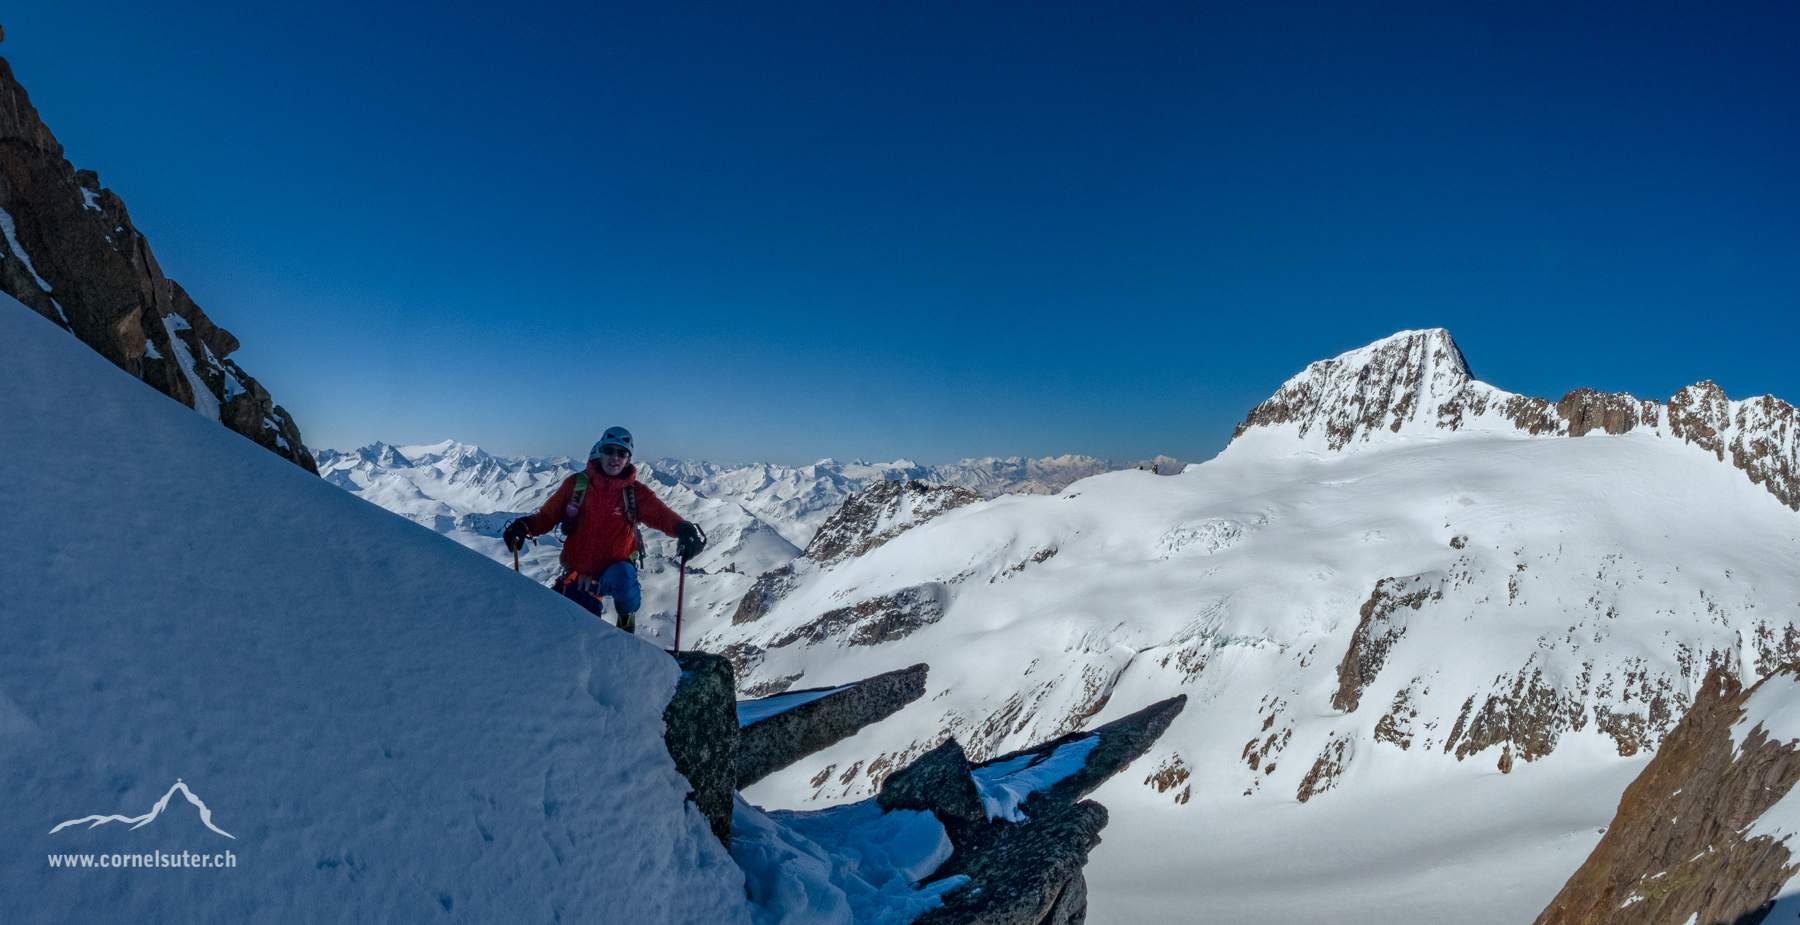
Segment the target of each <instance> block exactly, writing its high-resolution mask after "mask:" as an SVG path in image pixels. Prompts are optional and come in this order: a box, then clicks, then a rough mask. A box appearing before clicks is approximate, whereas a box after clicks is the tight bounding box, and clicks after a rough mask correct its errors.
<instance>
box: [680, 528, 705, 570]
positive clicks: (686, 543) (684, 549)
mask: <svg viewBox="0 0 1800 925" xmlns="http://www.w3.org/2000/svg"><path fill="white" fill-rule="evenodd" d="M705 548H706V534H705V533H704V532H702V531H701V529H700V525H699V524H697V523H694V522H693V521H691V520H684V521H682V522H681V523H680V524H678V525H677V526H676V527H675V552H676V553H677V554H678V555H680V556H681V561H683V562H686V561H687V560H689V559H692V558H694V557H695V556H697V555H699V554H700V550H702V549H705Z"/></svg>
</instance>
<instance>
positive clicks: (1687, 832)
mask: <svg viewBox="0 0 1800 925" xmlns="http://www.w3.org/2000/svg"><path fill="white" fill-rule="evenodd" d="M1797 680H1800V677H1797V676H1796V675H1795V673H1794V669H1793V668H1792V667H1790V668H1786V669H1783V670H1782V671H1781V672H1778V673H1776V674H1774V675H1771V676H1769V677H1767V678H1764V679H1763V680H1762V681H1760V682H1758V683H1757V684H1756V685H1755V686H1754V687H1752V688H1750V689H1749V690H1745V689H1744V688H1743V687H1742V686H1741V685H1740V684H1739V683H1738V682H1737V681H1736V680H1735V679H1734V678H1732V677H1731V675H1730V674H1728V673H1726V672H1724V671H1715V672H1713V673H1712V674H1711V675H1710V676H1709V677H1708V678H1707V679H1706V683H1705V685H1704V686H1703V687H1702V688H1701V690H1700V692H1699V694H1698V696H1697V697H1696V698H1695V700H1694V707H1693V709H1691V710H1689V711H1688V713H1687V715H1686V716H1685V717H1683V718H1682V720H1681V722H1680V723H1679V724H1678V725H1677V726H1676V727H1675V730H1674V731H1673V732H1672V733H1670V734H1669V736H1668V738H1666V739H1664V740H1663V743H1662V747H1661V748H1659V749H1657V752H1656V757H1655V758H1652V759H1651V761H1650V764H1649V765H1647V766H1646V767H1645V768H1644V771H1643V773H1642V774H1640V775H1638V778H1637V780H1636V781H1634V782H1632V784H1631V786H1630V787H1628V788H1626V790H1625V795H1624V797H1623V798H1621V799H1620V800H1619V811H1618V814H1617V815H1615V816H1614V817H1613V821H1612V824H1611V825H1610V826H1608V827H1607V829H1606V836H1605V837H1604V838H1602V839H1601V840H1600V844H1599V845H1598V846H1596V847H1595V848H1594V851H1593V853H1592V854H1591V855H1589V856H1588V859H1587V861H1586V863H1584V864H1582V866H1581V868H1580V869H1579V870H1577V871H1576V872H1575V874H1574V876H1572V877H1570V878H1569V882H1568V883H1567V884H1566V885H1564V887H1563V888H1562V891H1561V892H1559V893H1558V894H1557V895H1556V898H1555V899H1553V900H1551V902H1550V905H1549V907H1547V908H1546V909H1545V910H1544V911H1543V913H1542V914H1540V915H1539V916H1538V918H1537V922H1536V925H1602V923H1604V925H1640V923H1641V925H1651V923H1658V925H1660V923H1668V925H1681V923H1684V922H1703V923H1707V925H1715V923H1723V925H1750V923H1754V922H1758V921H1761V920H1762V919H1763V918H1764V917H1765V916H1766V915H1767V914H1768V913H1769V911H1770V910H1771V909H1772V907H1773V906H1774V902H1775V897H1776V894H1777V892H1778V891H1779V890H1780V889H1781V888H1782V886H1783V885H1784V884H1786V883H1787V881H1788V879H1789V878H1790V877H1792V876H1793V874H1794V872H1795V870H1796V869H1797V868H1800V865H1796V864H1795V863H1794V859H1793V853H1792V849H1791V848H1790V846H1789V845H1788V838H1789V836H1791V834H1792V831H1791V828H1790V829H1789V830H1788V831H1782V828H1783V826H1782V825H1781V824H1780V823H1779V822H1775V821H1774V820H1771V819H1769V818H1768V817H1770V816H1771V815H1775V814H1773V813H1771V810H1775V809H1776V808H1777V807H1778V806H1779V805H1780V804H1781V803H1782V802H1783V801H1784V798H1786V797H1787V795H1788V794H1789V792H1790V791H1791V790H1792V789H1793V786H1794V783H1795V782H1796V781H1800V748H1797V747H1796V743H1795V742H1794V741H1793V740H1792V739H1791V738H1789V737H1790V736H1791V735H1792V734H1793V732H1794V731H1795V730H1793V729H1792V728H1784V727H1791V726H1792V724H1791V723H1782V722H1780V721H1779V720H1780V719H1781V717H1780V715H1779V709H1780V707H1781V706H1783V705H1785V704H1789V703H1793V702H1795V701H1796V699H1797V695H1800V685H1797V684H1796V681H1797ZM1757 701H1764V703H1761V704H1759V703H1757ZM1769 701H1773V702H1774V703H1773V704H1772V705H1771V704H1769V703H1767V702H1769ZM1759 707H1760V709H1759ZM1754 714H1760V715H1754ZM1769 727H1775V728H1769ZM1771 823H1773V824H1771Z"/></svg>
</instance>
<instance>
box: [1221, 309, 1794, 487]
mask: <svg viewBox="0 0 1800 925" xmlns="http://www.w3.org/2000/svg"><path fill="white" fill-rule="evenodd" d="M1459 430H1493V431H1502V432H1522V433H1525V434H1529V435H1532V436H1556V437H1582V436H1587V435H1589V434H1612V435H1618V434H1626V433H1647V434H1652V435H1655V436H1658V437H1665V438H1668V439H1673V440H1680V441H1684V442H1686V443H1688V444H1690V445H1692V446H1694V447H1696V448H1697V449H1700V450H1703V451H1706V452H1709V453H1711V454H1713V455H1714V456H1715V457H1716V458H1717V459H1719V460H1720V461H1721V462H1723V461H1725V460H1726V459H1727V457H1728V456H1729V459H1730V462H1731V464H1732V465H1734V466H1736V467H1737V468H1739V469H1741V470H1743V472H1744V474H1745V475H1746V476H1748V477H1749V479H1750V481H1751V482H1752V483H1755V484H1758V485H1761V486H1763V487H1764V488H1766V489H1767V490H1768V492H1769V493H1770V494H1772V495H1774V496H1775V497H1777V498H1779V499H1781V503H1783V504H1785V505H1787V506H1788V507H1790V508H1793V509H1794V510H1796V511H1800V418H1797V417H1796V412H1795V410H1794V406H1792V405H1790V404H1788V403H1787V402H1785V401H1782V400H1781V399H1779V398H1776V397H1774V396H1772V395H1763V396H1760V397H1757V398H1750V399H1745V400H1743V401H1732V400H1730V399H1728V398H1726V397H1725V393H1724V392H1723V391H1722V390H1721V389H1720V388H1719V387H1718V386H1717V385H1715V384H1713V383H1712V381H1710V380H1708V381H1705V382H1699V383H1695V384H1694V385H1690V386H1688V387H1687V388H1684V389H1682V390H1681V391H1679V392H1677V393H1675V395H1674V396H1673V397H1671V398H1670V399H1669V400H1668V402H1667V403H1664V402H1658V401H1652V400H1647V399H1640V398H1634V397H1632V396H1631V395H1627V394H1624V393H1622V392H1621V393H1606V392H1597V391H1595V390H1593V389H1576V390H1575V391H1573V392H1570V393H1569V394H1567V395H1564V396H1563V397H1562V398H1561V399H1559V400H1558V401H1556V402H1551V401H1549V400H1548V399H1543V398H1530V397H1527V396H1524V395H1515V394H1513V393H1511V392H1504V391H1501V390H1500V389H1496V388H1494V387H1493V386H1490V385H1488V384H1486V383H1484V382H1480V381H1478V380H1476V379H1475V378H1474V377H1473V376H1472V375H1470V373H1469V365H1468V363H1467V362H1466V361H1465V360H1464V359H1463V355H1462V351H1461V350H1459V349H1457V346H1456V343H1455V342H1454V341H1452V340H1451V339H1450V332H1448V331H1445V330H1444V329H1442V328H1432V329H1430V330H1425V331H1402V332H1400V333H1398V334H1395V335H1393V336H1392V337H1387V338H1383V339H1382V340H1378V341H1376V342H1375V343H1373V344H1370V345H1368V346H1367V347H1362V348H1359V349H1356V350H1352V351H1350V352H1348V353H1345V354H1343V355H1341V356H1337V357H1334V358H1332V359H1329V360H1320V361H1318V362H1317V363H1313V364H1312V365H1310V366H1308V367H1306V369H1305V370H1303V371H1301V373H1300V374H1299V375H1297V376H1295V377H1294V378H1292V379H1289V380H1288V381H1287V382H1286V383H1284V384H1283V385H1282V386H1281V388H1280V389H1279V390H1278V391H1276V393H1275V394H1274V395H1273V396H1271V397H1270V398H1269V399H1268V400H1267V401H1265V402H1263V403H1262V404H1260V405H1257V406H1256V407H1255V408H1254V409H1252V410H1251V412H1250V414H1249V416H1248V417H1246V418H1245V419H1244V422H1243V423H1242V424H1239V425H1238V426H1237V429H1236V430H1235V431H1234V432H1233V433H1232V440H1233V442H1234V443H1235V442H1236V441H1238V440H1239V439H1240V438H1245V437H1247V436H1255V435H1259V432H1268V433H1271V434H1275V433H1278V434H1281V435H1283V436H1284V437H1294V438H1299V443H1298V448H1301V449H1313V450H1315V451H1316V450H1324V451H1328V452H1339V451H1344V450H1351V449H1355V448H1356V447H1357V446H1359V445H1362V444H1368V443H1371V442H1375V441H1379V440H1381V439H1382V438H1383V437H1384V436H1386V435H1394V434H1433V433H1442V432H1445V431H1459Z"/></svg>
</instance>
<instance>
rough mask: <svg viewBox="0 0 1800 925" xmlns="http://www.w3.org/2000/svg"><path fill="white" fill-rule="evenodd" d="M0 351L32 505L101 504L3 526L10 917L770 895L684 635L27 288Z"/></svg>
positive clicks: (718, 910) (0, 395)
mask: <svg viewBox="0 0 1800 925" xmlns="http://www.w3.org/2000/svg"><path fill="white" fill-rule="evenodd" d="M0 351H3V352H4V353H5V358H4V359H5V362H0V433H4V434H5V435H6V440H7V445H6V449H7V452H6V453H5V454H0V483H4V484H5V485H7V486H8V488H9V490H10V491H11V492H12V493H11V494H10V495H9V498H8V504H9V510H10V512H11V514H12V515H13V516H15V517H17V518H19V519H20V520H21V522H26V523H37V524H49V523H63V522H69V523H77V524H80V525H82V527H83V529H79V530H74V531H56V530H52V531H49V532H41V531H17V530H14V531H7V532H6V533H4V534H0V788H4V789H5V791H6V792H7V793H9V794H11V795H13V797H14V799H13V803H12V806H11V807H9V812H8V814H7V819H8V821H9V825H10V829H9V832H8V836H9V842H10V846H11V850H10V851H9V852H8V853H7V855H6V856H5V858H4V859H0V921H5V922H9V923H10V922H318V921H330V922H383V923H386V922H421V921H436V920H438V919H439V918H440V917H442V918H444V919H446V920H455V919H458V918H460V919H466V920H469V921H482V922H500V921H520V920H524V921H545V922H549V921H562V922H577V921H588V922H634V923H635V922H645V923H649V922H666V923H671V925H676V923H688V922H740V923H748V922H749V920H750V916H749V910H748V908H747V907H746V904H745V900H744V877H743V873H742V871H741V870H739V869H738V867H737V866H736V865H735V864H733V863H732V861H731V859H730V857H729V856H728V855H727V853H726V851H725V849H724V848H723V847H722V846H721V845H720V844H719V842H718V841H717V839H715V838H714V837H713V834H712V832H711V831H710V830H709V829H708V827H707V822H706V820H705V818H704V817H702V816H701V815H700V813H699V812H698V811H697V810H696V809H695V808H694V807H693V805H692V804H689V803H687V802H685V800H684V796H685V794H686V793H687V792H688V791H689V790H690V789H691V788H690V786H689V782H688V781H687V780H685V779H683V777H682V776H681V775H680V774H679V773H677V771H676V767H675V764H674V762H673V760H672V759H671V757H670V754H669V751H668V749H667V747H666V745H665V742H664V738H663V732H664V722H663V711H664V707H665V705H666V704H667V703H668V701H669V699H670V696H671V694H672V693H673V691H674V690H675V687H676V683H677V677H678V675H679V669H678V668H677V666H676V664H675V662H674V660H672V659H670V658H669V657H668V656H667V655H666V654H664V653H663V652H661V651H658V650H657V649H656V648H655V647H653V646H650V645H646V644H644V642H643V641H642V640H641V639H637V638H633V637H631V636H629V635H627V634H624V633H621V632H618V631H617V630H614V629H611V628H609V627H605V626H602V625H600V624H599V623H598V622H596V621H595V620H594V619H593V617H591V616H590V615H589V614H588V613H587V612H586V611H583V610H582V609H580V608H579V607H576V606H575V605H573V604H572V603H571V602H569V601H567V600H565V599H563V598H561V597H558V596H557V595H554V594H552V593H551V592H549V591H547V590H545V589H544V588H541V587H538V586H537V585H535V584H533V583H532V582H530V581H528V580H526V579H524V578H521V577H520V576H518V575H515V574H513V573H512V571H511V570H510V569H503V568H501V567H500V566H498V565H497V564H495V563H493V562H491V561H489V560H487V559H485V558H483V557H481V556H478V555H475V554H473V553H471V552H470V551H469V550H467V549H464V548H463V547H461V546H458V545H456V544H455V543H452V542H450V541H448V540H446V539H445V538H444V537H441V536H437V535H435V534H433V533H430V532H428V531H425V530H421V529H418V528H417V527H415V526H413V525H412V524H409V523H407V522H406V521H404V520H401V519H399V518H397V517H393V516H390V515H388V514H386V513H384V512H382V511H380V510H378V509H376V508H374V507H371V506H369V505H366V504H363V503H362V502H360V501H357V500H356V499H354V498H353V497H351V496H350V495H348V494H346V493H344V492H342V491H340V490H338V489H336V488H333V487H331V486H329V485H327V484H324V483H323V482H321V481H320V480H319V479H318V478H316V477H314V476H312V475H310V474H308V473H305V472H302V471H301V470H300V469H298V468H297V467H295V466H293V465H290V464H289V463H288V462H286V461H283V460H281V459H279V458H277V457H275V456H273V455H271V454H269V453H265V452H263V451H262V450H261V449H258V448H256V447H254V446H252V445H251V444H250V443H248V442H247V441H244V440H241V439H239V438H238V437H237V436H236V435H234V434H231V433H229V432H227V431H226V430H225V429H224V428H221V427H219V426H218V425H216V424H214V423H212V422H210V421H207V420H205V419H203V418H201V417H199V416H198V415H195V414H194V413H193V412H192V411H190V410H188V409H186V408H184V407H181V406H178V405H176V404H174V403H173V402H170V401H168V400H166V399H165V398H164V397H162V396H160V395H157V394H155V393H153V392H151V391H150V390H148V389H145V388H144V387H143V385H142V384H141V383H139V382H137V381H136V380H134V379H133V378H132V377H130V376H129V375H127V374H125V373H124V372H122V371H120V370H119V369H118V368H116V367H114V366H112V365H111V364H108V363H107V362H106V361H105V360H103V359H102V358H101V357H99V356H97V355H96V354H95V353H94V352H93V351H92V350H90V349H89V348H88V347H86V346H84V345H82V344H80V343H78V342H77V341H76V340H75V339H74V338H71V337H69V336H68V335H67V333H66V332H63V331H61V330H59V329H58V328H57V327H55V326H54V325H52V324H51V323H49V322H47V321H45V320H43V319H42V318H40V317H39V316H37V315H36V314H34V313H32V312H31V311H30V310H29V309H27V308H25V307H24V306H22V305H19V304H18V303H16V302H14V301H12V300H11V299H10V298H6V297H0ZM120 446H131V447H132V448H133V453H134V456H133V463H132V465H130V466H123V467H122V466H119V465H117V463H118V448H119V447H120ZM45 459H54V460H56V461H57V465H55V466H46V465H43V464H42V461H43V460H45ZM96 479H98V480H99V481H98V482H96ZM96 484H99V485H102V486H104V490H99V491H96V490H95V486H96ZM119 499H129V501H128V503H121V502H120V500H119ZM724 693H725V696H726V699H725V701H724V703H725V705H726V706H725V717H726V720H727V722H731V723H733V724H734V723H735V718H734V717H733V715H732V712H731V708H730V699H729V697H730V691H729V682H727V689H726V691H725V692H724ZM726 770H727V771H729V770H730V768H729V767H727V768H726ZM172 781H173V782H176V785H175V786H174V787H173V788H170V783H171V782H172ZM177 792H180V793H182V794H184V795H185V796H187V797H188V799H189V803H188V804H183V803H180V802H177V801H175V800H174V799H173V798H174V796H175V794H176V793H177ZM159 795H160V799H158V797H159ZM201 798H204V799H203V800H202V799H201ZM190 805H191V806H192V808H193V809H194V810H198V812H195V811H191V810H190V808H189V807H190ZM146 807H149V808H150V810H149V812H148V813H147V814H145V815H143V816H136V815H130V814H136V813H142V812H144V809H145V808H146ZM84 815H86V817H87V818H86V819H85V820H84V819H83V818H82V817H83V816H84ZM115 815H116V816H122V817H124V820H119V821H133V825H132V826H130V827H128V826H125V825H113V824H102V825H93V824H87V825H83V824H72V825H66V826H65V825H58V823H60V822H66V821H72V822H75V823H82V822H84V821H85V822H89V823H94V822H100V821H102V820H104V819H106V818H108V817H110V816H115ZM227 851H228V852H230V856H231V858H232V859H234V861H235V863H232V864H230V865H228V866H229V869H212V870H169V869H160V870H159V869H140V868H139V867H137V866H136V865H134V864H129V863H127V864H121V863H119V861H117V860H114V859H138V860H140V861H141V860H142V859H144V858H147V857H151V856H152V854H153V853H161V854H162V855H165V856H166V855H170V854H177V853H182V852H185V853H189V854H195V855H200V854H203V855H204V856H205V857H206V858H208V859H213V858H223V857H225V854H224V853H225V852H227ZM83 857H86V858H88V859H90V860H91V859H94V858H104V859H106V860H107V861H111V863H106V861H102V862H101V863H102V864H103V865H104V866H105V868H106V869H99V868H96V869H83V870H66V869H59V867H70V866H74V867H85V866H86V865H84V864H81V863H79V859H80V858H83ZM50 858H55V859H62V860H66V859H77V860H70V861H69V863H68V864H60V861H59V862H58V863H57V864H55V865H52V864H47V859H50ZM184 860H185V858H184ZM214 866H215V867H217V866H220V865H214Z"/></svg>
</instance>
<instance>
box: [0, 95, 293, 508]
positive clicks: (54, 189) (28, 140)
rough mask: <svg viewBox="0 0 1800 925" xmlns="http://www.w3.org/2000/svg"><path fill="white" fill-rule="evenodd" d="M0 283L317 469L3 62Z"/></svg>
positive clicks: (185, 400)
mask: <svg viewBox="0 0 1800 925" xmlns="http://www.w3.org/2000/svg"><path fill="white" fill-rule="evenodd" d="M0 210H3V211H4V219H3V220H0V231H4V240H0V291H4V292H5V293H6V294H7V295H10V296H12V297H13V298H15V299H18V300H19V301H20V302H22V303H24V304H25V305H27V306H29V307H30V308H31V309H33V310H34V311H36V312H37V313H38V314H40V315H43V316H44V317H45V318H47V319H49V320H50V321H51V322H52V323H54V324H56V325H58V326H59V327H61V328H63V329H64V330H67V331H69V332H71V333H73V334H74V335H75V336H76V337H77V338H79V339H80V340H81V341H82V342H83V343H85V344H87V345H88V346H90V347H92V348H93V349H94V350H95V351H96V352H98V353H99V354H100V355H101V356H103V357H106V359H107V360H108V361H110V362H112V363H113V364H114V365H116V366H118V367H119V368H120V369H123V370H125V371H126V372H128V373H130V374H131V375H133V376H136V377H138V378H139V379H141V380H143V381H144V382H146V383H148V384H149V385H150V386H152V387H154V388H155V389H156V390H158V391H160V392H162V393H163V394H165V395H168V396H169V397H170V398H173V399H175V400H176V401H179V402H181V403H182V404H184V405H187V406H188V407H190V408H194V409H196V410H199V411H201V413H203V414H206V415H207V416H208V417H213V418H216V419H217V420H218V421H219V422H220V423H222V424H224V425H225V426H226V427H228V428H230V429H232V430H234V431H237V432H238V433H240V434H243V435H244V436H246V437H248V438H250V439H251V440H252V441H254V442H256V443H257V444H258V445H260V446H263V447H265V448H267V449H268V450H270V451H271V452H273V453H275V454H277V455H279V456H281V457H282V458H284V459H288V460H291V461H293V462H294V463H295V464H297V465H299V466H301V467H302V468H304V469H306V470H307V471H309V472H312V473H314V474H317V473H318V467H317V466H316V465H315V464H314V461H313V458H312V456H311V454H309V453H308V452H307V449H306V446H305V444H303V443H302V442H301V439H300V430H299V428H298V427H296V426H295V424H294V421H293V419H292V418H291V417H289V416H288V413H287V411H286V410H284V409H282V408H281V407H280V406H278V405H276V404H275V403H274V400H273V399H272V398H270V396H269V393H268V392H267V391H266V390H264V389H263V387H262V385H261V384H260V383H258V382H257V381H256V380H255V379H253V378H251V377H250V375H249V374H247V373H245V372H244V371H243V369H242V368H240V367H239V366H238V365H237V364H236V363H234V362H232V361H231V360H229V359H226V357H227V356H228V355H229V354H230V353H231V352H232V351H234V350H236V349H237V347H238V341H237V338H235V337H233V336H231V334H230V332H228V331H226V330H225V329H224V328H221V327H219V326H218V325H216V324H214V323H213V321H212V319H210V318H208V317H207V315H206V313H205V312H203V311H201V310H200V306H198V305H196V304H194V300H193V299H192V298H190V297H189V296H188V294H187V292H186V291H185V290H183V289H182V288H181V286H180V285H179V284H178V283H176V282H175V281H173V280H171V279H168V278H166V277H164V276H163V274H162V269H161V268H160V267H159V266H158V265H157V263H156V257H155V256H154V255H153V254H151V252H150V244H149V242H148V241H147V240H146V239H145V238H144V236H143V234H142V233H140V232H139V231H138V230H137V228H136V227H135V226H134V225H133V224H132V222H131V216H130V215H129V214H127V212H126V211H125V203H124V202H122V201H121V200H120V199H119V197H118V196H117V195H115V194H114V193H113V191H112V190H109V189H103V188H101V186H100V178H99V177H98V176H97V175H96V174H95V173H94V172H93V171H91V170H82V171H77V170H75V168H74V166H73V165H71V164H70V163H69V162H68V161H67V160H65V159H64V158H63V149H62V145H61V144H59V143H58V142H57V140H56V138H55V136H53V135H51V133H50V129H49V128H47V127H46V126H45V125H44V123H43V121H42V120H41V119H40V118H39V117H38V113H37V110H36V109H35V108H33V107H32V105H31V100H30V98H29V97H28V96H27V95H26V93H25V88H24V87H21V86H20V85H19V83H18V81H17V80H15V79H14V77H13V73H12V66H11V65H10V64H9V63H8V62H7V61H6V60H5V59H0Z"/></svg>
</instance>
